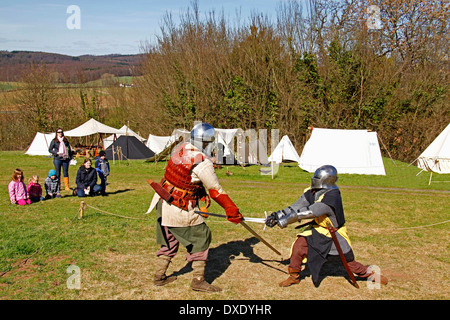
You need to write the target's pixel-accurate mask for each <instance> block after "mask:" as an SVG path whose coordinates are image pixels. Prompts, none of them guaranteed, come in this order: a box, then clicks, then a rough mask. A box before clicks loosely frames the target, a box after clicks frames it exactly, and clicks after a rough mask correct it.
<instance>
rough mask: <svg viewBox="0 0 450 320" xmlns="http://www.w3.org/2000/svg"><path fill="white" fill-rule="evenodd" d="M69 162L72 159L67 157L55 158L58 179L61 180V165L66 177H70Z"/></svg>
mask: <svg viewBox="0 0 450 320" xmlns="http://www.w3.org/2000/svg"><path fill="white" fill-rule="evenodd" d="M69 162H70V159H66V160H58V159H56V158H53V164H54V165H55V171H56V177H57V178H58V180H59V181H60V182H61V179H60V177H61V166H62V168H63V175H64V177H68V176H69Z"/></svg>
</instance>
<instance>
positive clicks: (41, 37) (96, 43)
mask: <svg viewBox="0 0 450 320" xmlns="http://www.w3.org/2000/svg"><path fill="white" fill-rule="evenodd" d="M190 3H191V1H189V0H157V1H156V0H147V1H144V0H128V1H126V0H122V1H105V0H90V1H86V0H68V1H66V0H14V1H3V0H2V1H1V2H0V50H8V51H12V50H28V51H46V52H54V53H61V54H68V55H72V56H79V55H83V54H95V55H101V54H110V53H120V54H135V53H140V52H142V45H143V44H144V43H146V42H149V43H154V42H155V35H156V34H159V33H160V25H161V22H162V18H163V16H164V14H165V13H166V12H171V13H172V15H173V17H174V18H177V17H178V16H179V14H180V12H182V11H184V10H186V9H187V8H188V7H189V5H190ZM198 3H199V10H200V13H201V14H204V13H206V12H208V11H210V10H211V9H215V11H216V12H221V11H222V9H223V10H224V12H225V15H226V16H227V17H230V19H234V18H235V16H236V12H237V10H240V12H241V20H242V21H245V22H246V21H248V20H247V19H248V17H249V16H250V13H251V12H255V11H257V12H262V13H264V14H267V15H269V16H270V17H271V18H273V19H275V18H276V7H277V5H278V4H279V0H240V1H239V0H224V1H219V0H216V1H214V0H199V2H198ZM70 5H76V6H78V7H79V9H80V15H79V17H80V25H79V26H80V28H79V29H69V28H68V27H67V20H69V21H70V22H72V23H74V22H75V20H73V19H71V17H72V15H73V12H70V13H67V8H68V7H69V6H70Z"/></svg>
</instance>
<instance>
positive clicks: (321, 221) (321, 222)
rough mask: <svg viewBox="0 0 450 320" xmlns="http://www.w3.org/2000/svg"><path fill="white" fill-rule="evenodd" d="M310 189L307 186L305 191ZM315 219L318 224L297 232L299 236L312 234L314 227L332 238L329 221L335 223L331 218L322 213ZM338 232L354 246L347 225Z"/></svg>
mask: <svg viewBox="0 0 450 320" xmlns="http://www.w3.org/2000/svg"><path fill="white" fill-rule="evenodd" d="M309 189H311V187H309V188H306V189H305V190H304V192H306V191H308V190H309ZM325 194H326V193H324V194H323V195H321V196H320V197H319V199H317V200H316V201H315V202H314V203H316V202H322V199H323V197H324V196H325ZM314 221H315V222H316V223H317V225H309V226H307V227H306V229H305V230H303V231H302V232H301V233H299V234H297V236H298V237H308V236H310V235H312V229H313V228H314V230H316V231H317V232H318V233H320V234H323V235H324V236H326V237H328V238H331V234H330V232H329V231H328V228H327V223H329V224H330V225H331V226H333V223H332V222H331V220H330V219H329V218H328V217H327V216H326V215H321V216H320V217H317V218H315V219H314ZM333 227H334V226H333ZM337 232H338V233H339V234H340V235H341V236H342V237H343V238H344V239H345V240H346V241H347V243H348V245H349V246H350V248H352V243H351V242H350V238H349V236H348V233H347V227H346V226H343V227H341V228H339V229H338V230H337ZM291 254H292V246H291Z"/></svg>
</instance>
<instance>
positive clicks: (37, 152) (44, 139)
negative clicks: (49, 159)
mask: <svg viewBox="0 0 450 320" xmlns="http://www.w3.org/2000/svg"><path fill="white" fill-rule="evenodd" d="M53 138H55V133H41V132H36V135H35V136H34V139H33V141H32V142H31V144H30V146H29V147H28V150H27V151H26V152H25V154H28V155H30V156H50V155H51V154H50V152H48V147H49V146H50V142H51V141H52V140H53Z"/></svg>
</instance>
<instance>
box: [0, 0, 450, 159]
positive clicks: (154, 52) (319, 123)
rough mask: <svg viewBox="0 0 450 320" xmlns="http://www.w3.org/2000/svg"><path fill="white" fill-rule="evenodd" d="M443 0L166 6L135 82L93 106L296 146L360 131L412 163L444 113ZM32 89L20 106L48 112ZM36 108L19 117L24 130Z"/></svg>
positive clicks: (142, 126)
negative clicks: (275, 132)
mask: <svg viewBox="0 0 450 320" xmlns="http://www.w3.org/2000/svg"><path fill="white" fill-rule="evenodd" d="M448 7H449V3H448V2H447V1H437V0H436V1H433V0H431V1H425V0H408V1H407V0H402V1H400V0H387V1H362V0H346V1H334V0H333V1H325V0H309V1H307V2H303V1H295V0H290V1H280V2H279V3H278V5H277V14H276V17H269V16H267V15H265V14H263V13H258V12H254V13H252V14H251V16H250V17H244V18H243V17H240V16H239V14H237V16H236V17H235V18H228V17H226V16H225V14H224V13H223V12H217V11H215V10H212V11H209V12H201V11H200V9H199V5H198V2H196V1H193V2H191V4H190V6H189V8H188V9H187V10H185V11H184V12H183V13H181V14H180V16H179V17H178V19H177V18H176V17H173V16H172V14H171V13H169V12H167V13H166V14H165V16H164V18H163V21H162V24H161V35H160V36H159V38H158V41H157V43H154V44H148V45H147V46H146V47H145V48H144V49H145V58H144V60H143V61H142V67H141V73H142V76H141V77H139V78H137V79H136V80H135V86H133V88H126V89H125V88H118V87H111V88H109V89H108V96H107V97H99V98H96V100H95V101H94V102H92V105H94V106H95V108H96V109H95V110H94V111H95V112H97V114H96V116H98V117H99V120H100V119H101V120H103V121H104V122H105V123H106V124H110V125H113V124H117V126H118V127H119V126H121V125H123V123H121V122H123V121H124V119H126V120H128V121H129V123H130V126H131V127H132V128H133V130H135V131H140V132H141V133H142V134H143V135H146V134H147V135H148V133H152V134H157V135H168V134H170V133H171V131H172V130H173V129H174V128H183V127H184V128H190V127H191V126H192V124H193V123H194V121H195V120H200V121H206V122H209V123H211V124H212V125H214V126H216V127H219V128H242V129H244V130H246V129H256V130H258V129H279V130H280V135H284V134H287V135H288V136H289V137H290V138H291V140H292V141H293V143H294V145H295V146H296V148H297V150H299V151H301V149H302V147H303V145H304V143H305V142H306V141H307V139H308V137H309V134H310V128H311V127H322V128H339V129H369V130H373V131H377V132H378V135H379V137H380V138H381V139H382V142H383V145H384V147H385V148H382V152H384V153H385V152H387V151H386V150H388V151H389V152H390V154H391V155H392V157H394V158H395V159H399V160H402V161H412V160H414V159H415V157H417V156H418V155H419V154H420V153H421V152H422V151H423V150H424V148H425V147H426V146H428V144H429V143H431V141H432V140H433V139H434V138H435V137H436V136H437V135H438V134H439V133H440V132H441V131H442V130H443V129H444V127H445V126H446V125H447V124H448V123H449V120H450V117H449V107H448V103H447V97H448V41H447V29H448V20H449V19H448V18H449V16H448V12H449V10H448V9H449V8H448ZM28 90H29V92H31V91H30V90H31V89H28ZM83 94H85V95H86V92H82V93H81V94H80V96H79V97H76V98H74V104H76V106H75V107H76V108H75V109H78V110H80V111H79V113H77V112H72V113H67V112H66V113H64V112H60V117H56V118H55V119H58V120H57V121H56V122H58V123H60V122H66V123H69V122H68V121H67V119H68V117H71V119H72V120H71V122H73V121H74V120H73V119H76V120H75V122H76V121H81V120H82V119H83V117H84V116H85V114H86V111H83V110H81V109H82V106H83V105H84V107H85V108H86V106H87V105H89V104H88V103H87V101H88V100H86V99H87V98H86V96H85V95H84V96H83ZM91 95H94V96H96V94H95V93H91ZM37 97H38V95H35V98H36V99H37V100H35V102H32V103H31V102H24V101H22V103H21V104H20V105H21V106H22V108H23V109H25V110H32V112H33V113H34V114H35V115H39V117H43V118H44V119H45V118H46V117H47V118H48V117H49V116H48V115H46V114H45V113H42V112H40V111H39V110H41V109H40V107H39V103H41V102H42V104H43V105H45V104H46V103H47V105H50V102H48V100H47V102H46V101H41V102H39V103H38V100H39V99H38V98H37ZM48 98H49V99H50V98H51V97H50V96H49V97H48ZM77 99H78V102H76V101H77ZM22 100H24V99H22ZM44 100H45V99H44ZM83 101H84V102H83ZM106 101H107V102H108V107H107V108H105V107H104V106H103V107H102V103H106ZM39 117H34V118H33V120H32V121H31V122H30V121H28V122H29V123H31V124H30V125H31V126H34V128H33V129H37V128H38V126H39V123H40V122H39V121H41V120H39V119H40V118H39ZM23 121H25V120H23ZM44 123H45V121H44ZM80 123H81V122H79V123H78V124H80ZM2 131H3V129H2ZM4 133H5V132H2V135H3V134H4ZM30 141H31V140H30ZM0 143H1V142H0ZM1 144H2V147H4V144H3V143H1Z"/></svg>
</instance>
